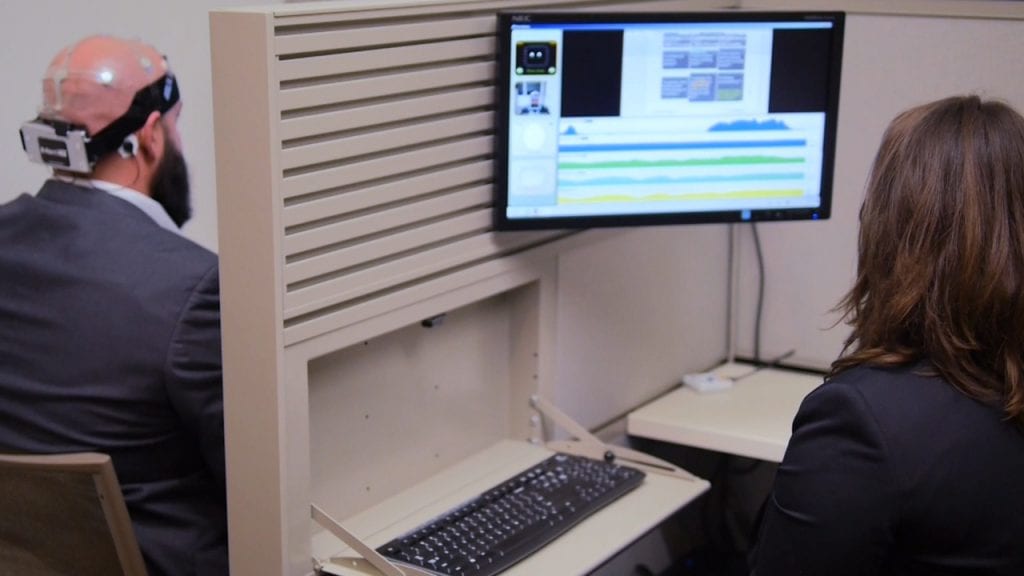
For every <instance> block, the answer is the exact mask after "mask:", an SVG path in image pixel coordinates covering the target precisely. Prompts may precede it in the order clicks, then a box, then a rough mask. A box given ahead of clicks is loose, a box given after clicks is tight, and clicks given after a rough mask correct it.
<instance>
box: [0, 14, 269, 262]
mask: <svg viewBox="0 0 1024 576" xmlns="http://www.w3.org/2000/svg"><path fill="white" fill-rule="evenodd" d="M254 3H257V2H254V1H253V0H248V1H244V0H88V1H86V0H4V2H3V8H4V16H3V18H0V78H3V94H2V95H0V102H2V103H3V104H2V105H0V158H2V159H3V167H4V170H3V173H4V179H3V185H2V186H0V203H3V202H7V201H8V200H10V199H12V198H14V197H15V196H17V195H19V194H21V193H23V192H28V193H30V194H35V192H36V191H37V190H38V189H39V186H40V185H41V184H42V182H43V180H45V178H46V177H47V175H48V174H49V171H48V170H47V169H45V168H43V167H42V166H39V165H36V164H32V163H30V162H29V161H28V159H27V158H26V156H25V154H24V152H22V150H21V142H20V140H19V139H18V128H19V127H20V126H21V123H22V122H24V121H25V120H28V119H30V118H31V117H33V116H34V115H35V113H36V107H37V106H38V104H39V101H40V91H41V86H42V85H41V81H42V76H43V72H44V71H45V69H46V65H47V64H48V63H49V61H50V59H51V58H52V57H53V55H54V54H56V53H57V51H59V50H60V49H61V48H62V47H64V46H66V45H67V44H70V43H72V42H74V41H75V40H77V39H79V38H81V37H83V36H87V35H89V34H98V33H104V34H114V35H118V36H126V37H137V38H139V39H141V40H144V41H146V42H149V43H150V44H153V45H154V46H156V47H157V49H159V50H161V51H163V52H164V53H165V54H167V56H168V57H169V58H170V61H171V65H172V67H173V68H174V71H175V73H176V74H177V75H178V77H179V81H180V83H181V89H182V100H183V102H184V109H183V115H182V117H181V125H180V127H181V130H182V138H183V142H184V146H185V157H186V159H187V160H188V163H189V168H190V170H191V172H192V187H193V204H194V210H193V212H194V216H193V218H192V221H191V222H190V223H189V224H187V225H186V226H185V232H186V234H187V235H188V236H189V237H190V238H192V239H194V240H196V241H197V242H199V243H200V244H203V245H204V246H207V247H208V248H211V249H213V250H216V246H217V203H216V195H215V190H214V179H215V173H214V157H213V105H212V96H211V94H210V91H211V88H210V86H211V81H210V33H209V16H208V12H209V10H210V9H213V8H218V7H230V6H241V5H251V4H254ZM258 3H262V4H274V3H280V2H273V1H270V0H262V1H260V2H258Z"/></svg>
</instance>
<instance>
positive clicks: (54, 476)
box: [0, 453, 146, 576]
mask: <svg viewBox="0 0 1024 576" xmlns="http://www.w3.org/2000/svg"><path fill="white" fill-rule="evenodd" d="M14 575H17V576H72V575H73V576H112V575H123V576H146V567H145V564H144V562H143V560H142V553H141V552H140V551H139V545H138V542H137V541H136V540H135V533H134V532H133V531H132V525H131V520H130V519H129V517H128V509H127V508H126V507H125V503H124V497H123V496H122V494H121V487H120V484H119V483H118V481H117V474H116V473H115V471H114V465H113V463H112V462H111V460H110V457H109V456H107V455H106V454H97V453H76V454H53V455H27V454H25V455H22V454H18V455H15V454H0V576H14Z"/></svg>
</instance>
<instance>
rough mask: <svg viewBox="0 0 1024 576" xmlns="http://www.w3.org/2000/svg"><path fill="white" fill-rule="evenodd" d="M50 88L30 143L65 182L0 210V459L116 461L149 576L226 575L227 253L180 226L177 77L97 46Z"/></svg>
mask: <svg viewBox="0 0 1024 576" xmlns="http://www.w3.org/2000/svg"><path fill="white" fill-rule="evenodd" d="M42 93H43V102H42V106H41V107H40V108H39V115H38V117H37V118H35V119H34V120H32V121H29V122H27V123H26V124H25V126H24V127H23V128H22V141H23V143H24V145H25V150H26V152H27V153H28V155H29V157H30V158H31V159H33V160H36V161H39V162H43V163H44V164H46V165H48V166H50V167H51V168H52V169H53V177H52V178H51V179H49V180H47V181H46V182H45V183H44V184H43V186H42V189H41V190H40V191H39V192H38V193H37V194H36V195H34V196H32V195H27V194H25V195H22V196H20V197H18V198H16V199H15V200H13V201H11V202H10V203H8V204H6V205H3V206H0V326H2V329H0V399H2V401H0V451H5V452H32V453H54V452H75V451H99V452H105V453H107V454H110V456H111V457H112V459H113V462H114V467H115V468H116V470H117V474H118V478H119V480H120V482H121V486H122V489H123V491H124V496H125V500H126V502H127V505H128V511H129V513H130V515H131V518H132V523H133V525H134V527H135V533H136V536H137V538H138V541H139V544H140V546H141V548H142V553H143V556H144V558H145V560H146V564H147V567H148V569H149V574H150V576H164V575H166V576H171V575H180V576H186V575H187V576H192V575H195V576H211V575H216V576H224V575H226V574H228V567H227V523H226V514H225V510H226V505H225V478H224V432H223V426H224V425H223V402H222V387H221V355H220V299H219V288H218V275H217V259H216V257H215V255H214V254H213V253H211V252H210V251H208V250H206V249H204V248H202V247H200V246H198V245H196V244H195V243H193V242H191V241H190V240H188V239H186V238H185V237H184V236H182V235H181V234H180V230H179V228H180V226H182V225H183V224H184V223H185V222H186V221H187V220H188V218H189V216H190V213H191V211H190V202H189V189H188V175H187V171H186V166H185V161H184V159H183V157H182V153H181V139H180V136H179V133H178V126H177V123H178V115H179V114H180V113H181V106H182V104H181V100H180V97H179V92H178V87H177V82H176V80H175V78H174V75H173V74H172V73H171V70H170V68H169V67H168V64H167V61H166V60H165V59H164V57H163V56H162V55H161V54H160V52H158V51H157V50H155V49H154V48H153V47H152V46H148V45H145V44H142V43H140V42H136V41H130V40H123V39H118V38H112V37H103V36H96V37H90V38H86V39H84V40H82V41H80V42H78V43H76V44H74V45H72V46H69V47H68V48H65V49H64V50H62V51H61V52H60V53H59V54H58V55H57V56H56V57H55V58H54V59H53V61H52V62H51V64H50V66H49V68H48V69H47V70H46V72H45V75H44V78H43V90H42Z"/></svg>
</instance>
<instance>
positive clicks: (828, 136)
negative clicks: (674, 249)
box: [493, 11, 845, 231]
mask: <svg viewBox="0 0 1024 576" xmlns="http://www.w3.org/2000/svg"><path fill="white" fill-rule="evenodd" d="M821 21H827V22H831V23H832V31H833V32H832V35H831V39H832V44H831V46H830V48H831V50H830V58H829V79H828V97H827V102H826V110H825V129H824V134H823V148H822V150H823V161H822V165H821V195H820V198H821V203H820V205H819V206H818V207H817V208H783V209H759V210H727V211H708V212H664V213H642V214H614V215H580V216H550V217H549V216H544V217H531V218H509V217H508V214H507V208H508V168H509V158H508V137H509V109H510V108H509V107H510V106H511V100H510V99H511V93H512V87H511V86H510V82H511V74H510V73H509V72H510V66H511V60H512V52H513V50H512V49H511V37H512V28H513V25H515V24H535V23H536V24H562V23H564V24H616V23H644V22H652V23H675V22H679V23H687V22H698V23H699V22H821ZM844 32H845V12H840V11H751V12H746V11H726V12H723V11H700V12H569V11H504V12H499V13H498V14H497V34H496V36H497V49H496V60H497V70H496V81H495V86H496V89H497V94H496V98H495V102H496V106H495V122H494V126H495V133H494V167H495V170H494V184H493V185H494V194H493V198H494V206H493V209H494V219H493V225H494V228H495V229H496V230H499V231H502V230H549V229H585V228H601V227H631V226H657V225H676V224H711V223H734V222H755V221H799V220H827V219H829V218H831V216H832V195H833V176H834V173H835V154H836V133H837V128H838V126H837V125H838V116H839V89H840V82H841V78H842V57H843V37H844Z"/></svg>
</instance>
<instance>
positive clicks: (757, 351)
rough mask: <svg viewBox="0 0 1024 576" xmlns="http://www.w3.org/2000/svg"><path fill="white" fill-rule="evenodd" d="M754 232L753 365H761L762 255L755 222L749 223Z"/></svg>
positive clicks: (763, 281)
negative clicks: (755, 281)
mask: <svg viewBox="0 0 1024 576" xmlns="http://www.w3.org/2000/svg"><path fill="white" fill-rule="evenodd" d="M750 230H751V231H752V232H753V233H754V251H755V253H756V254H757V313H756V314H755V315H754V365H755V366H760V365H761V312H762V310H763V308H764V283H765V280H764V255H763V254H761V237H760V236H759V235H758V234H757V224H755V223H754V222H751V223H750Z"/></svg>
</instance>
